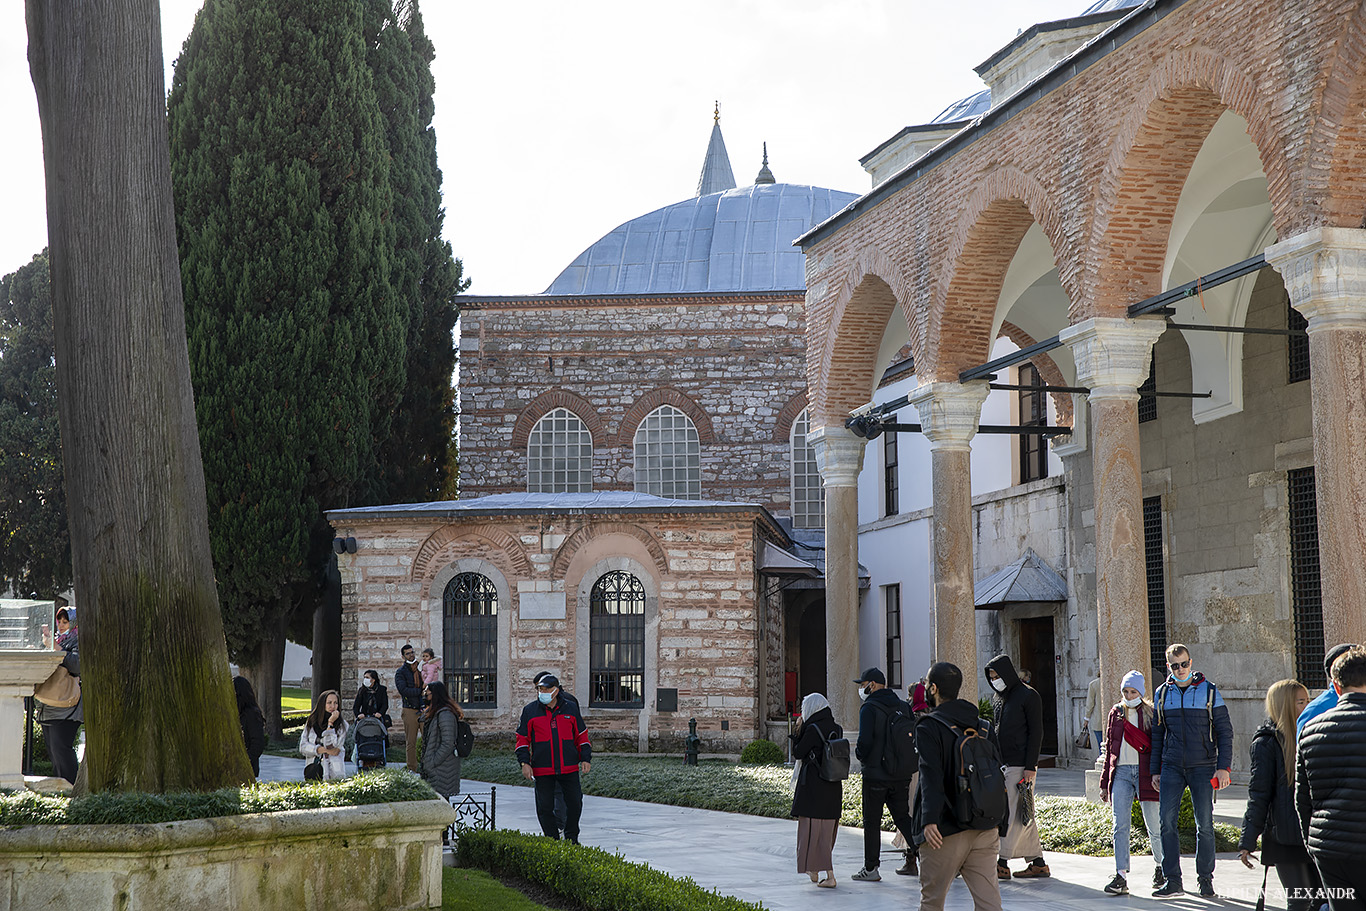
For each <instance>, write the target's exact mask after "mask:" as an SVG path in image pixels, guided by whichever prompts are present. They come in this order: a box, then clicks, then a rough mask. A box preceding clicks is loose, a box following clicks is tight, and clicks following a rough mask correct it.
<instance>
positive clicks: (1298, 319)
mask: <svg viewBox="0 0 1366 911" xmlns="http://www.w3.org/2000/svg"><path fill="white" fill-rule="evenodd" d="M1285 328H1287V329H1307V328H1309V321H1308V320H1307V319H1305V318H1304V315H1303V314H1302V313H1300V311H1298V310H1296V309H1295V308H1294V307H1292V306H1290V295H1288V294H1287V295H1286V297H1285ZM1285 354H1286V360H1287V365H1286V368H1287V369H1286V382H1287V383H1301V382H1304V381H1305V380H1307V379H1309V336H1307V335H1290V336H1287V337H1286V340H1285Z"/></svg>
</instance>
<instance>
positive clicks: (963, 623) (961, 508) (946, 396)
mask: <svg viewBox="0 0 1366 911" xmlns="http://www.w3.org/2000/svg"><path fill="white" fill-rule="evenodd" d="M988 391H989V390H988V389H987V384H986V383H970V384H967V385H962V384H959V383H927V384H925V385H923V386H920V387H919V388H917V389H916V390H915V391H914V392H912V393H911V396H910V399H911V404H912V405H914V406H915V407H916V409H917V410H918V411H919V412H920V427H921V430H922V432H923V433H924V434H925V438H926V439H928V440H929V441H930V470H931V475H932V478H931V483H932V486H933V498H934V518H933V520H932V523H931V526H930V529H931V533H930V541H931V546H932V548H933V552H934V600H933V608H932V610H931V623H932V624H933V627H934V654H933V660H935V661H951V662H953V663H954V664H956V665H958V667H959V669H960V670H962V672H963V689H962V692H961V693H960V694H959V695H960V696H962V698H964V699H966V700H968V701H969V702H976V701H977V678H978V677H979V676H981V674H982V669H981V667H980V666H979V664H978V661H977V599H976V598H975V597H974V588H975V586H976V582H977V580H976V578H975V575H974V565H975V564H974V561H973V559H972V470H971V467H970V465H969V462H970V457H971V455H972V446H971V444H972V438H973V436H974V435H975V434H976V433H977V422H978V420H979V419H980V418H981V416H982V403H983V402H984V401H986V397H987V392H988Z"/></svg>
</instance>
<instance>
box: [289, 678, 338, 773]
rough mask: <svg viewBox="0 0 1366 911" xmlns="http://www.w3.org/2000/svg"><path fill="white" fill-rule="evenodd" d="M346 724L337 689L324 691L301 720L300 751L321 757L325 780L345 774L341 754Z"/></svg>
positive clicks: (305, 756) (308, 755)
mask: <svg viewBox="0 0 1366 911" xmlns="http://www.w3.org/2000/svg"><path fill="white" fill-rule="evenodd" d="M346 727H347V725H346V719H345V718H342V716H341V696H340V695H338V693H337V691H336V690H325V691H323V693H322V695H320V696H319V697H318V701H317V702H316V703H314V705H313V711H312V712H310V713H309V716H308V718H307V719H306V720H305V721H304V729H303V733H301V734H300V735H299V753H300V755H302V756H303V757H304V758H305V759H312V758H314V757H317V758H319V759H321V760H322V764H323V779H324V780H332V779H336V778H345V777H346V760H345V759H344V758H343V757H342V747H343V746H344V745H345V744H346Z"/></svg>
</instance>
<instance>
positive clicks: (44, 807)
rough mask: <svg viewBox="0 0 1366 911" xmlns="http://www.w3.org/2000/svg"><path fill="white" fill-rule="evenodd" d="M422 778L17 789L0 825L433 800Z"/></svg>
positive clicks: (1, 811) (4, 801) (6, 798)
mask: <svg viewBox="0 0 1366 911" xmlns="http://www.w3.org/2000/svg"><path fill="white" fill-rule="evenodd" d="M439 799H440V798H439V797H438V796H437V793H436V792H435V791H433V790H432V789H431V786H430V785H428V784H427V783H426V782H425V781H423V780H422V779H420V778H418V777H417V776H416V775H413V774H411V773H409V772H405V771H402V770H395V769H388V770H383V771H377V772H367V773H366V774H364V775H356V776H353V777H351V778H343V779H340V780H338V781H313V782H291V781H269V782H261V783H258V784H253V785H249V786H247V787H243V788H224V789H222V790H219V791H208V792H200V793H196V792H183V793H176V794H144V793H141V792H116V791H104V792H101V793H99V794H88V795H85V796H83V797H77V798H74V799H73V798H70V797H64V796H55V795H52V796H50V795H43V794H35V793H31V792H28V791H18V792H12V793H3V794H0V827H4V828H9V827H14V826H31V825H62V824H65V825H94V824H121V825H135V824H147V823H157V822H175V821H178V820H182V819H207V818H212V817H215V816H244V815H246V814H248V813H276V812H279V811H281V810H316V809H319V808H320V807H350V806H363V805H365V804H374V803H397V802H401V801H407V800H439Z"/></svg>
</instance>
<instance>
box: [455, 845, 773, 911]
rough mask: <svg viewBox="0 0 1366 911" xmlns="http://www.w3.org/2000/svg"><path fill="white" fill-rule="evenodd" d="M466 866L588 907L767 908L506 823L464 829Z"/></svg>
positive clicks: (636, 910)
mask: <svg viewBox="0 0 1366 911" xmlns="http://www.w3.org/2000/svg"><path fill="white" fill-rule="evenodd" d="M456 854H457V856H458V858H459V861H460V865H461V866H462V867H477V868H479V869H481V870H487V871H489V872H490V873H492V874H493V875H494V876H507V877H520V878H522V879H525V880H528V881H530V882H533V883H536V884H538V885H541V886H544V887H546V888H547V889H550V890H551V891H553V892H554V893H556V894H557V895H559V896H561V897H562V898H564V899H565V900H566V901H569V902H574V903H577V904H579V905H582V906H583V907H584V908H586V909H588V911H761V908H762V906H760V905H756V904H753V903H752V902H747V901H743V900H741V899H738V898H735V897H734V896H730V895H722V894H721V893H720V892H717V891H715V890H708V889H703V888H702V887H701V886H699V885H698V884H697V883H696V882H694V881H693V880H692V879H691V878H684V879H676V878H674V877H672V876H670V875H668V874H667V873H663V872H660V871H659V870H656V869H654V868H653V867H649V866H646V865H645V864H637V863H632V862H631V861H628V860H626V859H625V858H623V857H621V856H620V855H617V854H609V853H608V852H606V851H603V850H601V849H600V848H589V847H581V846H579V845H575V844H571V843H570V842H567V841H557V840H554V839H550V838H545V837H544V836H540V835H526V834H524V833H521V832H514V831H511V830H507V829H502V830H499V831H497V832H484V831H477V830H471V831H466V832H461V833H460V840H459V843H458V844H457V846H456Z"/></svg>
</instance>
